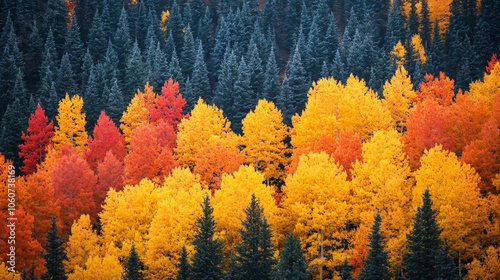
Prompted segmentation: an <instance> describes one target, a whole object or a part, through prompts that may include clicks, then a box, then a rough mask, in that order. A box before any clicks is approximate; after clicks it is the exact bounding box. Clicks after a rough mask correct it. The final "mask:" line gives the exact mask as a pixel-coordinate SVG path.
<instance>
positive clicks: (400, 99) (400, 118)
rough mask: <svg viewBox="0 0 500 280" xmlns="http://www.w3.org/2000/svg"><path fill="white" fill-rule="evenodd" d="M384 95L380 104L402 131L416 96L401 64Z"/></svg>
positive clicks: (399, 130) (388, 83) (385, 86)
mask: <svg viewBox="0 0 500 280" xmlns="http://www.w3.org/2000/svg"><path fill="white" fill-rule="evenodd" d="M384 97H385V99H384V100H382V104H384V106H385V107H386V108H388V109H389V110H390V111H391V115H392V121H393V124H394V127H395V129H396V130H397V131H398V132H400V133H403V132H404V131H405V130H406V120H407V119H408V116H409V115H410V109H411V108H412V107H413V99H414V98H415V97H416V94H415V91H414V90H413V84H412V83H411V79H410V76H409V75H408V71H406V69H405V68H404V67H403V66H400V67H398V69H397V70H396V73H394V76H392V78H391V80H390V81H386V82H385V84H384ZM384 220H385V219H384Z"/></svg>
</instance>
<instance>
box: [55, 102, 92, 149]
mask: <svg viewBox="0 0 500 280" xmlns="http://www.w3.org/2000/svg"><path fill="white" fill-rule="evenodd" d="M82 107H83V99H82V98H81V97H80V96H78V95H74V96H73V97H71V98H70V97H69V95H68V94H67V93H66V97H65V98H64V99H63V100H61V101H60V102H59V108H58V110H57V111H58V114H57V117H56V120H57V126H56V129H55V133H54V137H53V138H52V142H53V143H54V148H55V149H56V150H61V148H62V147H63V146H64V145H67V144H69V145H72V146H74V147H75V149H76V150H77V151H78V152H83V151H84V150H85V146H86V145H87V140H88V139H87V138H88V135H87V132H86V131H85V124H86V122H85V113H82V112H81V111H82Z"/></svg>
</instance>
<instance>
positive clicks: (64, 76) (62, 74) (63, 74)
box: [56, 53, 78, 99]
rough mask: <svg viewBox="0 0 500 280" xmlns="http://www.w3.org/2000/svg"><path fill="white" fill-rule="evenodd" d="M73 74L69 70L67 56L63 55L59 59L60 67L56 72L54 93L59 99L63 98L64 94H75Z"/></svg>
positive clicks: (71, 70)
mask: <svg viewBox="0 0 500 280" xmlns="http://www.w3.org/2000/svg"><path fill="white" fill-rule="evenodd" d="M74 77H75V74H74V72H73V69H72V68H71V62H70V61H69V56H68V54H67V53H65V54H64V55H63V57H62V59H61V65H60V66H59V70H58V71H57V80H56V91H57V96H58V98H59V99H62V98H64V95H65V94H66V93H70V94H74V93H77V91H78V90H77V88H76V82H75V79H74Z"/></svg>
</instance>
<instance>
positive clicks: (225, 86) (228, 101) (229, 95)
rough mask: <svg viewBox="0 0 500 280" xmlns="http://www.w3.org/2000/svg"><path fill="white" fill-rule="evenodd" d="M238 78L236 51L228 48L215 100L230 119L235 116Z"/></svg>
mask: <svg viewBox="0 0 500 280" xmlns="http://www.w3.org/2000/svg"><path fill="white" fill-rule="evenodd" d="M237 79H238V63H237V62H236V56H235V55H234V52H233V51H232V50H230V49H229V48H227V50H226V54H225V55H224V61H223V63H222V65H221V70H220V74H219V80H218V82H217V87H216V88H215V93H214V99H213V102H214V104H215V105H217V107H218V108H220V109H222V110H223V111H224V113H225V115H226V116H227V117H228V118H229V119H233V117H234V114H235V112H234V110H233V106H234V105H235V104H234V96H233V95H234V84H235V82H236V80H237Z"/></svg>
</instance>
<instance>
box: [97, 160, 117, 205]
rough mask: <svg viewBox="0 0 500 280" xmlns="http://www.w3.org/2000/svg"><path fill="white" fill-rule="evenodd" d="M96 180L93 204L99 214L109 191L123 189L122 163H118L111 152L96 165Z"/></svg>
mask: <svg viewBox="0 0 500 280" xmlns="http://www.w3.org/2000/svg"><path fill="white" fill-rule="evenodd" d="M97 178H98V180H97V188H95V190H94V202H95V203H96V206H97V208H98V212H100V210H101V206H102V204H103V202H104V199H105V198H106V195H107V193H108V191H109V189H115V190H116V191H120V190H122V189H123V162H121V161H119V160H118V159H117V158H116V157H115V155H114V154H113V153H112V152H111V151H108V152H106V156H105V157H104V160H103V161H102V162H100V163H98V164H97Z"/></svg>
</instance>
